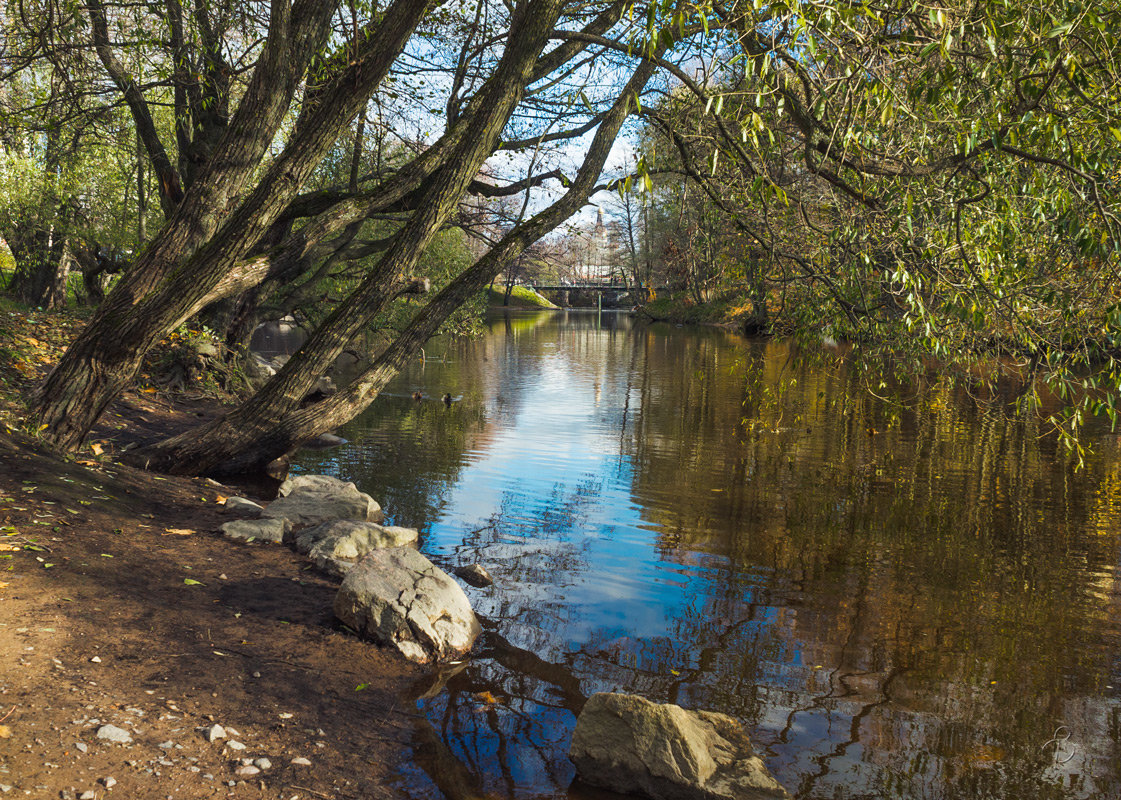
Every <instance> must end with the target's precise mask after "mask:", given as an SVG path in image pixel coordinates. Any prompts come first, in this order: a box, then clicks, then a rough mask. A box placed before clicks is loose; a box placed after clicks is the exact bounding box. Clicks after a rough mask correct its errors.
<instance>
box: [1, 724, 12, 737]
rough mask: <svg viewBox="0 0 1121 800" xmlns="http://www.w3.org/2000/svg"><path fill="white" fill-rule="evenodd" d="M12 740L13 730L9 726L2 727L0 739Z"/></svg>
mask: <svg viewBox="0 0 1121 800" xmlns="http://www.w3.org/2000/svg"><path fill="white" fill-rule="evenodd" d="M10 738H12V729H11V728H9V727H8V726H7V725H0V739H10Z"/></svg>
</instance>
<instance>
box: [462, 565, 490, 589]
mask: <svg viewBox="0 0 1121 800" xmlns="http://www.w3.org/2000/svg"><path fill="white" fill-rule="evenodd" d="M455 574H456V576H457V577H460V578H463V580H464V581H466V582H467V583H469V584H471V585H472V586H474V587H475V588H476V589H482V588H484V587H487V586H493V585H494V578H492V577H491V576H490V573H489V572H487V571H486V568H485V567H484V566H483V565H482V564H468V565H467V566H464V567H456V569H455Z"/></svg>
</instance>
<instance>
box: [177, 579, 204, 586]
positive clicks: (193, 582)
mask: <svg viewBox="0 0 1121 800" xmlns="http://www.w3.org/2000/svg"><path fill="white" fill-rule="evenodd" d="M183 583H184V584H185V585H186V586H206V584H205V583H203V582H202V581H196V580H195V579H194V578H184V579H183Z"/></svg>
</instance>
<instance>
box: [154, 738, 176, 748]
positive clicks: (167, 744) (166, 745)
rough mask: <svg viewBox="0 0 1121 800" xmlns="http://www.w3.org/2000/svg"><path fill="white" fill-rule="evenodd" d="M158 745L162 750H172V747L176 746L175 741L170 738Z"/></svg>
mask: <svg viewBox="0 0 1121 800" xmlns="http://www.w3.org/2000/svg"><path fill="white" fill-rule="evenodd" d="M158 747H159V748H160V749H161V750H170V749H171V748H173V747H175V742H173V741H171V740H170V739H168V740H167V741H166V742H160V743H159V745H158Z"/></svg>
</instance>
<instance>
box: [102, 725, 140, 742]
mask: <svg viewBox="0 0 1121 800" xmlns="http://www.w3.org/2000/svg"><path fill="white" fill-rule="evenodd" d="M97 738H98V739H105V740H106V741H110V742H118V743H120V744H132V734H131V733H129V732H128V731H126V730H124V729H123V728H118V727H117V726H116V725H102V726H101V727H100V728H98V729H97Z"/></svg>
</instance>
